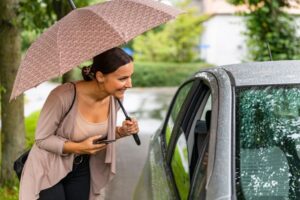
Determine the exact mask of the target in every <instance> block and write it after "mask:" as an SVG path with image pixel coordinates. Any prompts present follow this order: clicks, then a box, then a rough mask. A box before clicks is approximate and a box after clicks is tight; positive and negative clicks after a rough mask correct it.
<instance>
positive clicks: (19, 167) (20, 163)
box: [14, 82, 76, 180]
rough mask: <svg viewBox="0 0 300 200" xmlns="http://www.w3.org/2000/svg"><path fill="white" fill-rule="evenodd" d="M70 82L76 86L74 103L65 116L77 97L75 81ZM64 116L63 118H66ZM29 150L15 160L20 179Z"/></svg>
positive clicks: (15, 167) (15, 168)
mask: <svg viewBox="0 0 300 200" xmlns="http://www.w3.org/2000/svg"><path fill="white" fill-rule="evenodd" d="M70 83H72V84H73V86H74V97H73V101H72V104H71V106H70V108H69V110H68V111H67V112H66V114H65V116H64V118H65V117H66V116H67V115H68V114H69V112H70V110H71V109H72V107H73V104H74V102H75V98H76V86H75V83H73V82H70ZM64 118H63V119H64ZM29 152H30V149H29V150H27V151H26V152H24V153H23V154H22V155H21V156H20V157H19V158H18V159H17V160H15V162H14V171H15V172H16V174H17V176H18V178H19V180H20V178H21V174H22V171H23V167H24V165H25V162H26V160H27V157H28V154H29Z"/></svg>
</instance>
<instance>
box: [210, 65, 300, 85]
mask: <svg viewBox="0 0 300 200" xmlns="http://www.w3.org/2000/svg"><path fill="white" fill-rule="evenodd" d="M219 70H225V71H226V73H227V74H228V75H229V76H230V79H231V82H232V85H234V86H251V85H281V84H297V83H300V60H289V61H288V60H286V61H269V62H252V63H243V64H235V65H224V66H220V67H214V68H209V69H206V70H205V71H210V72H212V73H214V74H215V75H216V76H218V74H222V73H218V71H219Z"/></svg>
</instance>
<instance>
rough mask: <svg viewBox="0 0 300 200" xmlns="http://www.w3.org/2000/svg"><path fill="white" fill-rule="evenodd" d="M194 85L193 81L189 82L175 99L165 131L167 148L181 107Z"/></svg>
mask: <svg viewBox="0 0 300 200" xmlns="http://www.w3.org/2000/svg"><path fill="white" fill-rule="evenodd" d="M193 83H194V82H193V81H191V82H188V83H187V84H185V85H184V86H183V87H181V88H180V89H179V91H178V93H177V95H176V97H175V100H174V101H173V102H174V103H173V105H172V108H171V110H170V116H169V118H168V121H167V126H166V129H165V139H166V145H167V146H168V145H169V142H170V138H171V133H172V131H173V128H174V123H175V121H176V119H177V117H178V114H179V111H180V109H181V106H182V104H183V102H184V100H185V99H186V96H187V95H188V93H189V91H190V89H191V88H192V86H193Z"/></svg>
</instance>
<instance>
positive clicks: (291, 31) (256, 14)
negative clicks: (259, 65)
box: [228, 0, 300, 61]
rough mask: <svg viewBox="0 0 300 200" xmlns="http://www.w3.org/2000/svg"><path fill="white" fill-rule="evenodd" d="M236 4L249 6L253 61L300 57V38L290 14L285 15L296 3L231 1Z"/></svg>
mask: <svg viewBox="0 0 300 200" xmlns="http://www.w3.org/2000/svg"><path fill="white" fill-rule="evenodd" d="M228 2H230V3H232V4H235V5H246V6H247V7H248V9H249V11H250V12H249V13H243V14H244V15H245V16H246V17H245V21H246V27H247V31H246V32H245V35H246V37H247V46H248V50H249V54H250V55H249V58H250V60H255V61H266V60H270V55H269V50H268V49H270V50H271V52H272V58H273V60H287V59H289V60H291V59H299V58H300V43H299V37H298V36H297V35H296V28H297V27H296V25H295V23H294V19H293V17H292V16H291V15H289V14H287V13H286V12H284V8H287V7H290V6H291V3H298V1H297V0H294V1H290V0H277V1H274V0H228Z"/></svg>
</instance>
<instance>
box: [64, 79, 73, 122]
mask: <svg viewBox="0 0 300 200" xmlns="http://www.w3.org/2000/svg"><path fill="white" fill-rule="evenodd" d="M70 83H71V84H72V85H73V86H74V96H73V100H72V104H71V106H70V108H69V110H68V111H67V112H66V114H65V116H64V118H65V117H66V116H67V115H68V114H69V112H70V111H71V109H72V107H73V105H74V102H75V99H76V85H75V83H73V82H70Z"/></svg>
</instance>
